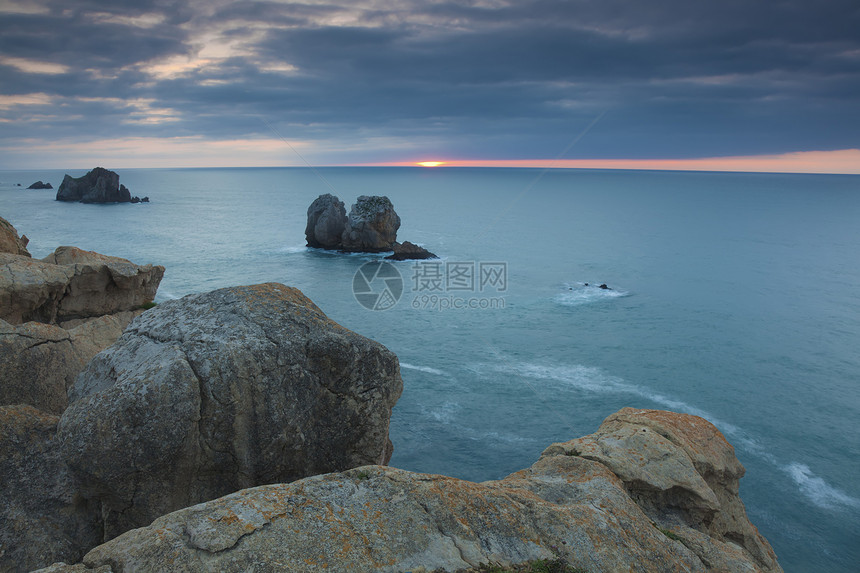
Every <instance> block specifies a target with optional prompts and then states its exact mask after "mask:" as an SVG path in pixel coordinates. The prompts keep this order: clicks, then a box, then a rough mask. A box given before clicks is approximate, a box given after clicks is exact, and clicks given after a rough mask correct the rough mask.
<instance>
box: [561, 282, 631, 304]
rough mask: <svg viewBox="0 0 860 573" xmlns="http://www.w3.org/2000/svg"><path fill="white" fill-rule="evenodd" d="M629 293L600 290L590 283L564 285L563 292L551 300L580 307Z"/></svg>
mask: <svg viewBox="0 0 860 573" xmlns="http://www.w3.org/2000/svg"><path fill="white" fill-rule="evenodd" d="M629 294H630V293H629V292H627V291H623V290H618V289H614V288H608V289H602V288H600V287H599V286H597V285H593V284H590V283H565V284H564V291H563V292H560V293H559V294H557V295H556V296H555V297H554V298H553V300H554V301H555V302H556V303H558V304H561V305H564V306H581V305H584V304H591V303H594V302H601V301H606V300H612V299H616V298H621V297H625V296H629Z"/></svg>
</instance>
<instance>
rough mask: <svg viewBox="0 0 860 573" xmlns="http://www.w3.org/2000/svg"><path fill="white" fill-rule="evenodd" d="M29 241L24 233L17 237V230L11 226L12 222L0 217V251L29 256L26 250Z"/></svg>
mask: <svg viewBox="0 0 860 573" xmlns="http://www.w3.org/2000/svg"><path fill="white" fill-rule="evenodd" d="M29 242H30V240H29V239H27V236H26V235H22V236H21V237H19V236H18V230H17V229H15V227H13V226H12V223H10V222H9V221H7V220H6V219H4V218H3V217H0V253H11V254H13V255H21V256H24V257H29V256H30V252H29V251H28V250H27V243H29Z"/></svg>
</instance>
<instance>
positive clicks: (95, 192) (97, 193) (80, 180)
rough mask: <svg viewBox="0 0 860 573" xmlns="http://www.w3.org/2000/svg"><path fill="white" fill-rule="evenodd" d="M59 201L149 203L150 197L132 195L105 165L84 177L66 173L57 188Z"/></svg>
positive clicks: (116, 175)
mask: <svg viewBox="0 0 860 573" xmlns="http://www.w3.org/2000/svg"><path fill="white" fill-rule="evenodd" d="M57 201H80V202H81V203H148V202H149V197H144V198H142V199H141V198H140V197H132V196H131V192H130V191H129V190H128V189H127V188H126V186H125V185H122V184H120V182H119V175H118V174H117V173H115V172H114V171H110V170H108V169H105V168H103V167H96V168H95V169H93V170H92V171H90V172H89V173H87V174H86V175H84V176H82V177H77V178H75V177H72V176H71V175H68V174H67V175H66V176H65V177H63V182H62V183H60V188H59V189H57Z"/></svg>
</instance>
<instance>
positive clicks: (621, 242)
mask: <svg viewBox="0 0 860 573" xmlns="http://www.w3.org/2000/svg"><path fill="white" fill-rule="evenodd" d="M84 172H85V171H83V170H81V171H70V172H69V173H70V174H71V175H73V176H78V175H82V174H83V173H84ZM319 172H320V176H317V175H316V174H314V173H313V172H311V171H310V170H305V169H190V170H133V169H128V170H120V171H119V173H120V176H121V181H122V182H123V183H124V184H125V185H126V186H128V187H129V189H130V190H131V191H132V194H135V195H140V196H143V195H148V196H150V198H151V199H152V202H151V203H150V204H142V205H82V204H68V203H60V202H56V201H54V196H55V191H28V190H25V189H24V188H19V187H15V186H13V185H14V184H15V183H22V184H23V185H24V187H26V186H27V185H29V184H30V183H32V182H33V181H36V180H37V179H41V180H44V181H50V182H51V183H53V185H54V186H55V188H56V187H57V186H58V185H59V183H60V181H61V180H62V175H63V172H62V171H27V172H23V171H17V172H11V171H5V172H0V182H1V183H0V215H2V216H3V217H5V218H7V219H8V220H10V221H11V222H12V223H13V224H14V225H15V226H16V227H17V228H18V230H19V232H22V233H25V234H27V235H28V236H29V237H30V239H31V242H30V251H31V252H32V253H33V254H34V256H37V257H43V256H45V255H47V254H48V253H50V252H51V251H53V249H54V248H55V247H57V246H58V245H68V244H71V245H75V246H78V247H81V248H84V249H88V250H95V251H98V252H101V253H106V254H110V255H117V256H122V257H126V258H129V259H131V260H133V261H135V262H139V263H148V262H151V263H158V264H163V265H165V266H166V267H167V273H166V275H165V278H164V281H163V282H162V286H161V289H160V291H159V297H158V299H157V300H165V299H168V298H174V297H180V296H183V295H185V294H188V293H192V292H200V291H205V290H210V289H214V288H218V287H223V286H232V285H238V284H253V283H258V282H264V281H278V282H283V283H285V284H289V285H294V286H296V287H298V288H300V289H301V290H302V291H303V292H304V293H305V294H307V295H308V296H309V297H310V298H311V299H313V300H314V301H315V302H316V303H317V304H318V305H319V306H320V307H321V308H322V309H323V310H324V311H325V312H326V313H327V314H328V315H329V316H331V317H332V318H333V319H335V320H337V321H338V322H340V323H341V324H343V325H344V326H347V327H348V328H351V329H353V330H355V331H357V332H359V333H361V334H364V335H366V336H369V337H371V338H374V339H376V340H378V341H380V342H382V343H384V344H385V345H386V346H388V347H389V348H390V349H392V350H393V351H394V352H395V353H397V355H398V356H399V357H400V360H401V366H402V373H403V379H404V382H405V390H404V393H403V397H402V398H401V399H400V402H399V403H398V405H397V407H396V408H395V410H394V415H393V418H392V428H391V436H392V439H393V441H394V444H395V454H394V458H393V459H392V461H391V463H392V465H394V466H397V467H400V468H404V469H409V470H415V471H421V472H433V473H443V474H447V475H452V476H457V477H461V478H466V479H469V480H476V481H481V480H487V479H495V478H500V477H502V476H505V475H507V474H508V473H510V472H513V471H516V470H518V469H521V468H523V467H526V466H528V465H530V464H531V463H533V462H534V461H535V460H536V459H537V457H538V455H539V454H540V452H541V451H542V449H543V448H544V447H546V446H547V445H548V444H550V443H551V442H554V441H560V440H566V439H570V438H573V437H578V436H581V435H584V434H588V433H591V432H593V431H594V430H595V429H596V428H597V426H598V425H599V424H600V422H601V420H602V419H603V418H604V417H606V416H608V415H609V414H611V413H613V412H615V411H616V410H618V409H620V408H621V407H623V406H634V407H641V408H662V409H671V410H675V411H680V412H689V413H693V414H698V415H700V416H704V417H705V418H707V419H709V420H710V421H712V422H713V423H714V424H716V425H717V426H718V427H719V428H720V429H721V430H722V431H723V433H725V434H726V436H727V437H728V439H729V440H730V441H731V442H732V443H733V444H734V445H735V448H736V452H737V455H738V457H739V458H740V460H741V461H742V462H743V463H744V465H745V466H746V468H747V476H746V477H745V478H744V479H743V480H742V481H741V494H742V496H743V499H744V501H745V502H746V505H747V509H748V512H749V514H750V518H751V519H752V521H753V522H754V523H755V524H756V525H757V526H758V527H759V529H760V530H761V531H762V532H763V533H764V535H765V536H766V537H767V538H768V539H769V540H770V541H771V543H772V544H773V546H774V548H775V550H776V552H777V555H778V556H779V558H780V562H781V563H782V565H783V566H784V568H785V569H786V571H792V572H801V571H845V572H848V571H856V570H857V568H858V563H860V479H858V475H860V431H858V421H860V177H856V176H804V175H754V174H753V175H751V174H711V173H704V174H703V173H668V172H601V171H568V170H553V171H549V172H542V171H538V170H504V169H435V170H431V169H409V168H402V169H397V168H379V169H377V168H336V169H334V168H332V169H320V170H319ZM326 192H334V193H336V194H337V195H338V196H339V197H340V198H341V199H342V200H343V201H344V202H346V203H347V205H349V204H351V203H352V202H354V201H355V199H356V197H358V196H359V195H362V194H373V195H376V194H384V195H387V196H388V197H390V198H391V200H392V201H393V202H394V205H395V208H396V209H397V212H398V213H399V214H400V216H401V219H402V221H403V224H402V226H401V228H400V232H399V234H398V237H399V238H400V239H401V240H404V239H405V240H410V241H413V242H416V243H419V244H423V245H425V246H426V247H427V248H428V249H430V250H431V251H433V252H435V253H437V254H439V255H440V256H441V257H442V260H441V261H440V262H439V263H438V265H437V266H436V267H427V266H418V267H416V266H415V263H412V262H401V263H396V268H397V269H398V271H399V273H400V276H401V277H402V280H403V284H404V292H403V293H402V295H401V298H400V300H399V302H398V303H397V304H396V305H395V306H393V307H392V308H390V309H388V310H385V311H371V310H367V309H365V308H364V307H362V306H361V305H360V304H359V303H358V302H357V301H356V299H355V298H354V296H353V279H354V276H355V273H356V271H357V270H358V268H359V267H360V266H361V265H362V264H364V263H366V262H372V261H374V260H377V258H376V257H372V256H364V255H340V254H332V253H327V252H322V251H316V250H312V249H307V248H305V246H304V226H305V217H306V209H307V206H308V205H309V204H310V202H311V201H312V200H313V199H314V198H315V197H316V196H317V195H319V194H321V193H326ZM470 269H472V270H471V271H470ZM481 270H483V271H485V273H489V274H485V275H482V274H481ZM501 270H503V271H504V274H492V271H495V272H497V273H498V272H499V271H501ZM470 272H471V273H472V274H471V277H472V279H473V281H474V285H472V284H470V283H469V276H470ZM436 273H438V276H439V277H441V279H440V280H436V279H437V275H436ZM395 278H396V277H395ZM395 282H396V281H395ZM585 283H589V285H590V286H588V287H586V286H585ZM600 283H606V284H607V285H609V287H611V289H612V290H602V289H599V288H596V287H595V286H594V285H599V284H600ZM386 285H388V286H391V284H389V283H386V282H385V281H382V280H381V279H378V278H377V279H376V280H374V281H373V282H372V283H371V284H370V286H371V288H372V289H373V292H382V289H383V288H385V286H386ZM395 286H396V285H395ZM503 287H504V288H503ZM434 297H435V298H434ZM470 304H472V305H474V306H476V307H478V308H458V309H454V308H441V307H442V306H444V305H449V306H453V305H463V306H466V307H468V306H469V305H470ZM416 306H417V307H418V308H416ZM481 306H484V307H486V308H480V307H481Z"/></svg>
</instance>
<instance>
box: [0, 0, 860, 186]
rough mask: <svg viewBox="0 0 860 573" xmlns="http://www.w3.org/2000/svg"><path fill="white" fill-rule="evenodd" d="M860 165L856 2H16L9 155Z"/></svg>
mask: <svg viewBox="0 0 860 573" xmlns="http://www.w3.org/2000/svg"><path fill="white" fill-rule="evenodd" d="M426 161H434V162H444V164H446V165H500V166H547V167H600V168H615V167H620V168H641V169H648V168H656V169H706V170H750V171H757V170H758V171H811V172H834V173H860V2H857V0H818V1H815V2H813V1H812V0H768V1H763V0H720V1H716V0H713V1H703V0H457V1H444V0H443V1H436V0H355V1H351V2H347V1H344V0H331V1H284V2H281V1H277V0H272V1H254V0H250V1H241V2H227V1H222V0H169V1H165V0H135V1H133V2H132V1H127V0H115V1H110V2H108V1H102V0H0V169H20V168H30V169H40V168H46V169H47V168H58V169H60V168H92V167H95V166H96V165H102V166H106V167H109V168H119V167H195V166H200V167H202V166H277V165H306V164H312V165H360V164H368V165H414V164H416V163H417V162H426Z"/></svg>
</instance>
